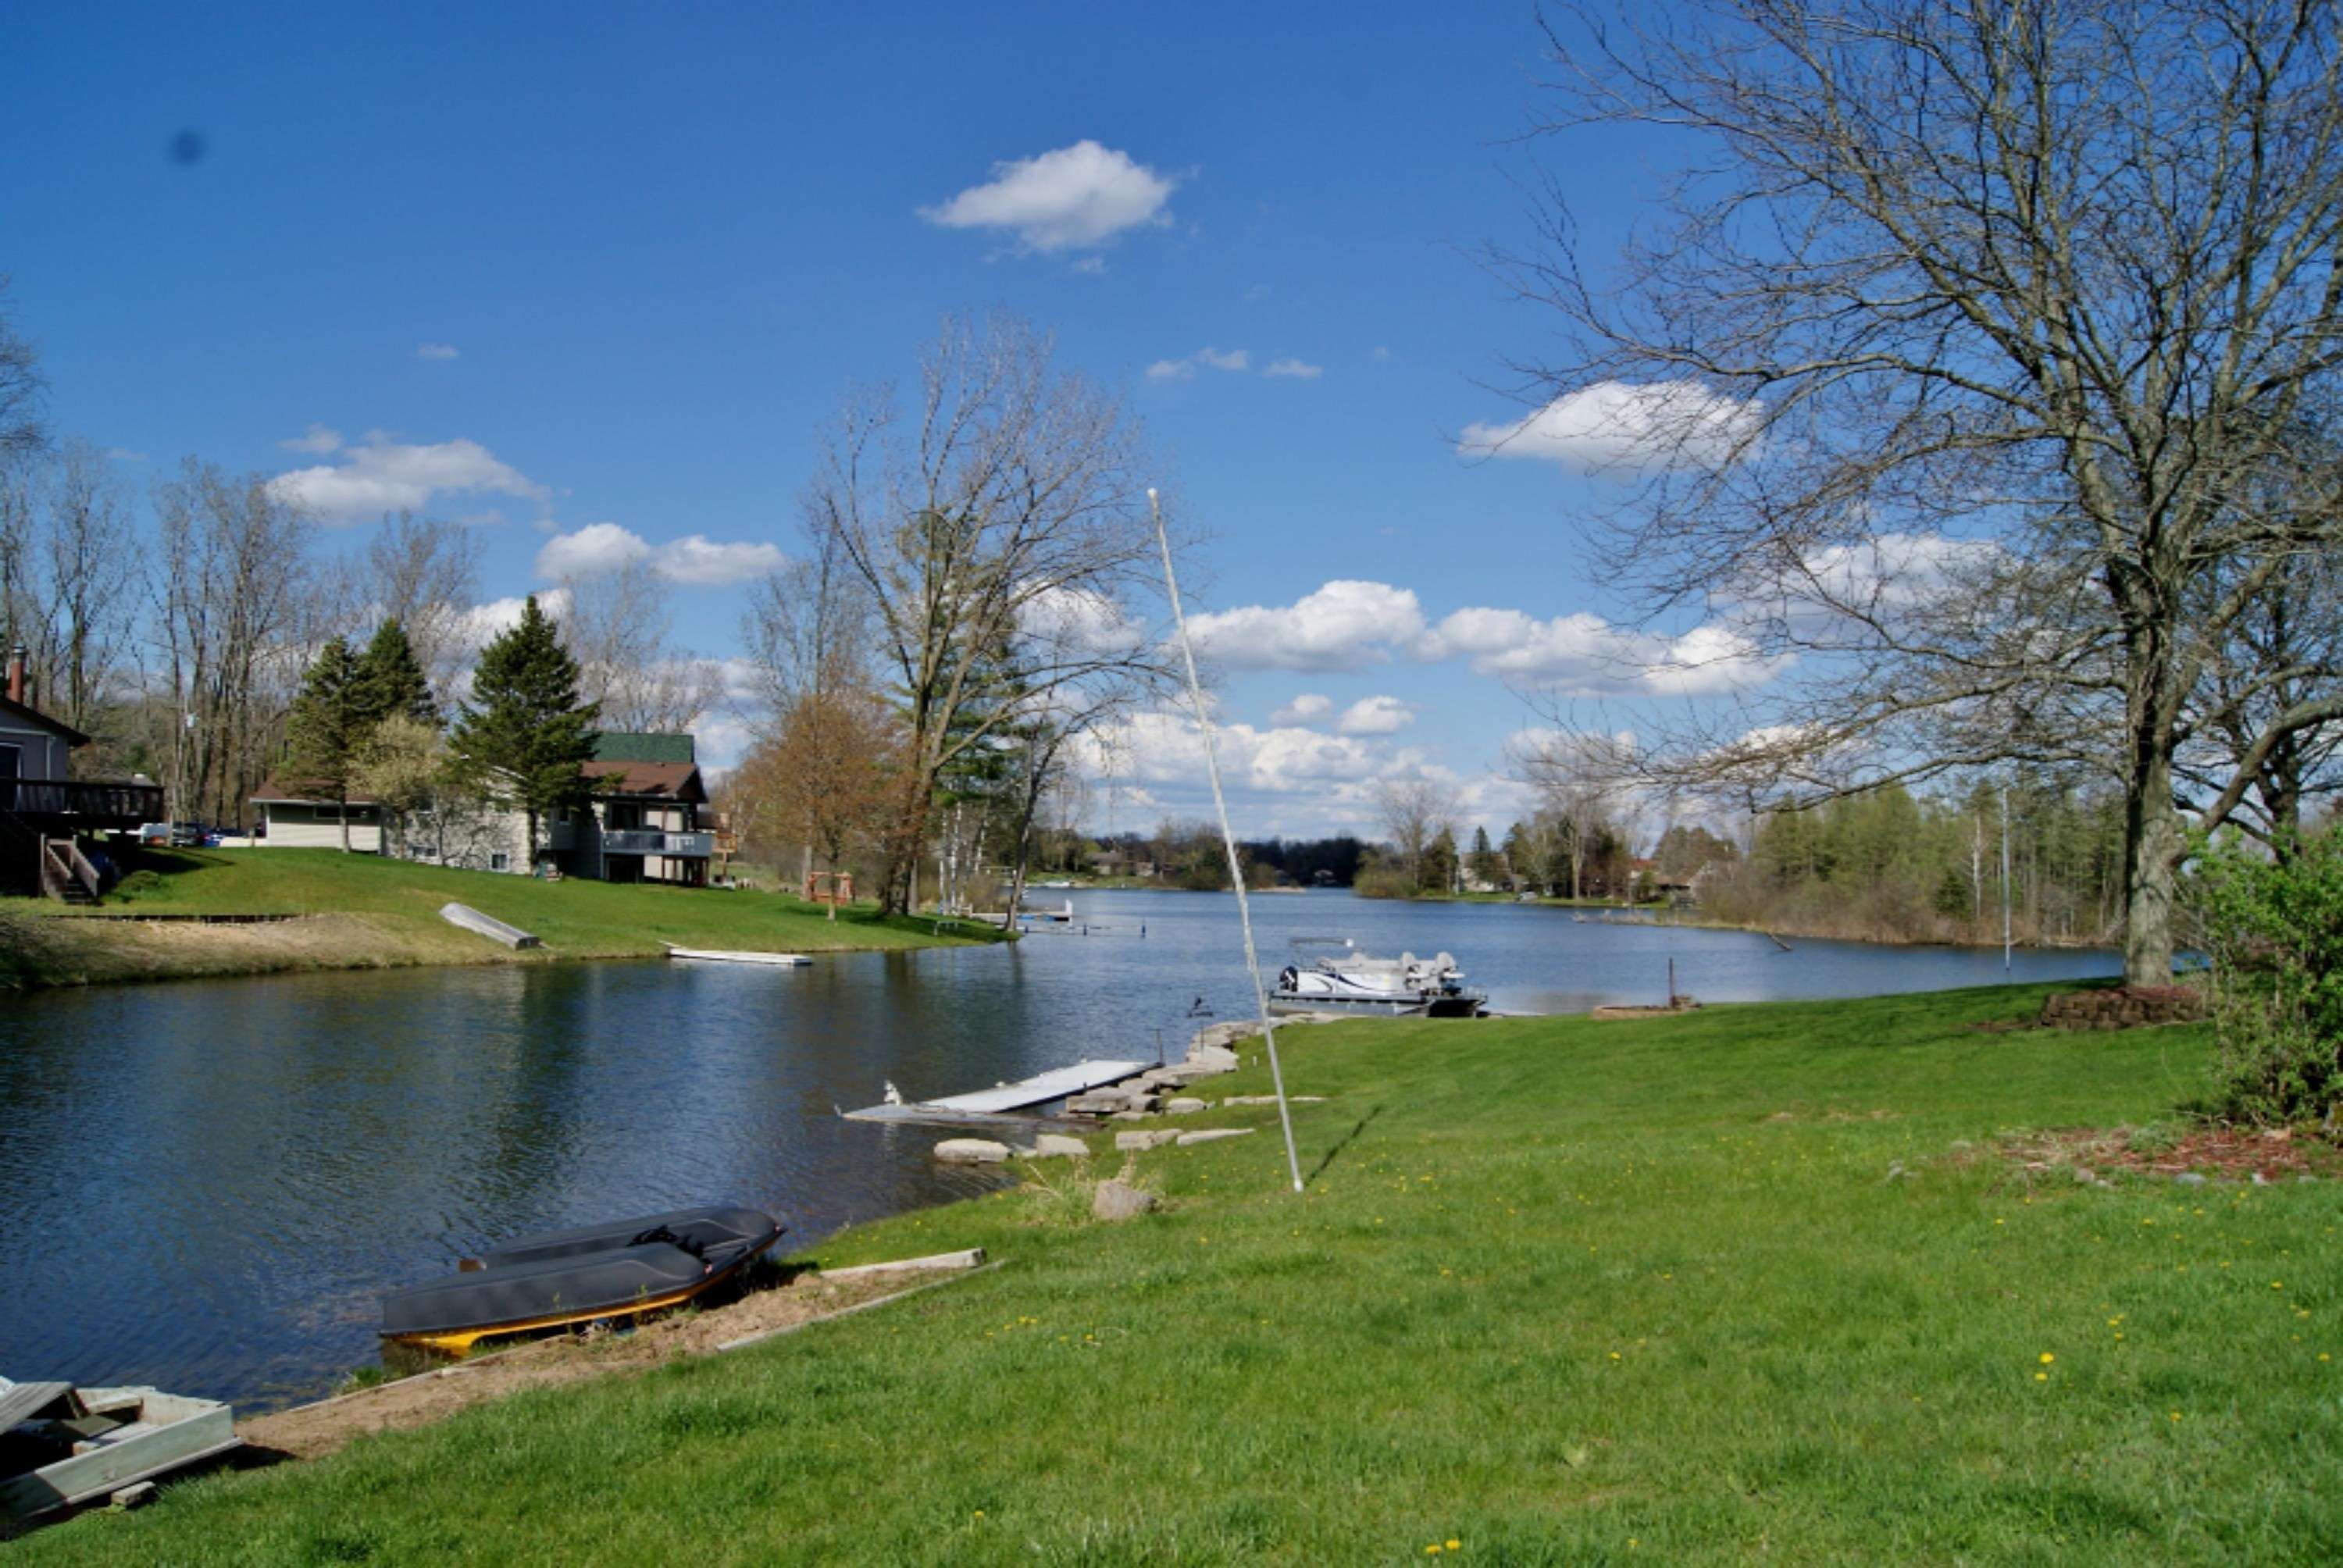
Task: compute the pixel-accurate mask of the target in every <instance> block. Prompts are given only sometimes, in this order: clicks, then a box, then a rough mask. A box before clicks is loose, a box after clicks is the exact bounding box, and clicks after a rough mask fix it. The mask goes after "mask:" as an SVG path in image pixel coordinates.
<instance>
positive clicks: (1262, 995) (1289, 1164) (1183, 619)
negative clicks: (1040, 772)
mask: <svg viewBox="0 0 2343 1568" xmlns="http://www.w3.org/2000/svg"><path fill="white" fill-rule="evenodd" d="M1147 505H1148V508H1149V509H1150V510H1151V511H1152V512H1153V513H1154V514H1155V543H1156V545H1157V547H1158V548H1161V550H1162V552H1163V587H1164V590H1165V591H1166V592H1168V593H1169V594H1170V595H1171V596H1172V624H1173V625H1174V626H1176V627H1178V628H1180V657H1181V658H1182V659H1184V660H1185V661H1186V662H1187V666H1188V697H1189V700H1190V701H1192V703H1194V704H1195V708H1196V722H1197V723H1198V724H1199V725H1201V726H1202V728H1203V731H1204V769H1205V771H1207V772H1208V773H1210V774H1211V775H1212V805H1213V807H1214V809H1217V810H1218V811H1219V812H1220V814H1221V843H1222V845H1223V846H1224V847H1225V848H1226V849H1228V852H1229V883H1230V885H1231V886H1232V887H1234V888H1235V889H1236V890H1237V920H1238V923H1239V924H1241V925H1242V926H1243V927H1244V950H1245V972H1246V973H1247V974H1250V975H1251V976H1252V1000H1253V1003H1254V1005H1255V1006H1257V1007H1259V1008H1260V1009H1261V1037H1262V1040H1265V1041H1267V1042H1268V1044H1269V1081H1270V1086H1271V1087H1272V1089H1274V1090H1275V1091H1277V1121H1278V1124H1279V1125H1280V1126H1282V1128H1284V1130H1285V1168H1286V1171H1288V1172H1289V1173H1290V1174H1291V1175H1292V1178H1293V1190H1294V1191H1296V1192H1299V1191H1302V1157H1301V1156H1300V1155H1298V1154H1296V1153H1295V1152H1294V1151H1293V1116H1292V1112H1291V1111H1287V1110H1286V1108H1285V1073H1284V1071H1283V1070H1282V1069H1281V1068H1280V1067H1279V1066H1278V1064H1277V1026H1276V1025H1275V1024H1274V1023H1272V1022H1271V1021H1270V1017H1269V992H1268V991H1267V990H1264V989H1262V983H1261V959H1260V956H1259V955H1258V954H1257V953H1255V952H1254V950H1253V945H1252V905H1251V904H1249V903H1247V902H1246V901H1245V885H1244V867H1243V865H1242V863H1241V862H1240V861H1239V860H1238V859H1237V839H1236V834H1235V833H1234V832H1232V831H1231V830H1230V828H1229V799H1228V797H1227V795H1225V794H1224V793H1222V789H1221V757H1220V746H1219V743H1218V742H1217V741H1216V740H1215V739H1214V738H1213V735H1212V713H1211V711H1210V710H1209V709H1206V708H1205V706H1204V686H1203V682H1202V681H1200V680H1198V679H1197V678H1196V649H1195V647H1194V645H1193V644H1192V643H1190V642H1189V640H1188V617H1187V613H1186V612H1185V611H1183V610H1182V608H1180V579H1179V578H1178V577H1176V576H1174V575H1173V573H1172V537H1171V536H1170V535H1169V534H1167V533H1165V532H1164V530H1163V504H1162V502H1161V501H1160V500H1159V499H1157V498H1156V495H1155V490H1154V487H1152V486H1151V487H1149V488H1148V491H1147Z"/></svg>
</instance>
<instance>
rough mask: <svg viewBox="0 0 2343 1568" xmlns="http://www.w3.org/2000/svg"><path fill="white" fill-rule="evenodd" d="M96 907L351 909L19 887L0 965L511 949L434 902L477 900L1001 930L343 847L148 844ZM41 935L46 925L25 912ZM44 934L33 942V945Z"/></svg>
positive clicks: (647, 942)
mask: <svg viewBox="0 0 2343 1568" xmlns="http://www.w3.org/2000/svg"><path fill="white" fill-rule="evenodd" d="M140 866H141V868H142V869H139V870H136V871H134V872H133V873H132V874H131V875H130V876H128V877H126V879H124V881H123V883H122V885H121V886H120V887H119V888H118V889H117V890H116V891H115V892H114V893H112V894H110V895H109V896H108V897H107V899H106V903H105V904H104V906H103V907H102V908H100V909H99V910H97V911H96V912H97V913H99V914H103V915H122V914H139V913H163V914H177V913H186V914H195V913H203V914H330V915H338V916H346V917H349V919H348V920H345V921H343V922H341V923H340V924H339V925H337V927H336V928H335V929H334V930H332V931H331V932H329V933H325V934H323V935H321V934H320V933H319V932H317V930H315V929H314V928H313V926H312V925H311V924H310V923H309V922H300V923H297V924H293V925H285V926H269V925H261V926H245V927H234V928H212V927H204V928H187V927H173V926H139V925H135V924H124V925H109V924H103V923H96V924H93V923H89V922H81V923H77V924H67V923H66V922H68V921H76V920H78V912H77V911H75V910H68V909H67V908H66V907H65V906H64V905H62V904H55V903H50V902H47V901H45V900H10V901H9V905H8V908H9V910H13V911H14V912H15V913H17V914H20V915H25V916H35V917H40V916H46V917H52V920H51V922H50V924H49V926H48V927H47V928H43V927H38V926H36V927H33V928H31V929H32V930H34V931H35V933H36V937H37V935H38V934H40V933H42V932H43V931H44V930H46V934H47V936H48V938H49V940H46V941H45V942H43V941H39V940H35V941H30V942H26V943H25V944H24V946H25V949H26V951H25V952H24V953H21V954H18V955H15V958H14V960H9V959H6V958H0V980H8V979H10V978H14V979H15V980H19V981H28V982H34V983H38V982H40V981H43V980H51V981H54V980H113V979H126V978H162V977H166V976H170V975H176V974H202V973H233V972H239V971H242V970H255V969H261V970H266V969H316V968H324V967H335V966H337V964H347V965H349V966H356V967H367V966H373V965H378V964H410V963H464V962H490V961H498V960H509V959H512V958H514V957H516V956H518V957H519V958H521V959H523V960H527V959H529V958H531V957H532V956H534V955H531V954H528V953H523V954H519V955H514V954H511V953H508V952H507V951H506V950H504V949H502V948H499V947H498V946H497V945H496V944H494V943H492V942H490V941H488V940H487V939H485V938H483V937H479V936H475V935H473V934H472V933H470V932H468V931H463V930H458V929H456V928H455V927H452V926H450V925H448V924H447V922H446V921H444V920H441V919H440V918H439V913H438V911H439V907H440V906H441V905H443V904H446V903H449V902H457V903H464V904H469V905H471V906H472V907H473V908H474V909H477V910H483V911H485V912H486V913H488V914H491V915H494V916H495V917H496V918H497V919H498V920H506V921H509V922H510V923H512V924H514V925H517V926H519V927H520V928H521V929H522V930H528V931H532V932H534V933H536V934H537V935H538V937H540V938H542V939H543V940H544V944H545V946H544V950H543V955H542V956H544V957H547V958H555V959H562V958H624V957H633V956H647V955H653V954H657V953H659V952H660V951H662V950H663V949H662V947H661V944H662V943H665V942H673V943H675V944H677V945H678V946H681V947H713V948H746V949H753V950H765V951H786V952H830V951H837V950H843V949H869V948H910V947H931V946H935V945H938V944H939V943H950V942H959V941H991V940H999V935H998V933H996V932H991V931H990V930H986V929H985V928H982V927H979V926H973V925H969V924H966V923H960V924H958V925H956V926H952V927H948V928H947V929H946V930H945V931H943V932H941V933H939V931H938V930H937V929H936V927H935V922H933V921H932V920H927V919H924V918H920V919H903V918H896V919H891V920H881V919H880V917H879V916H878V914H877V913H876V911H875V910H873V909H872V908H870V907H869V906H864V907H861V908H850V909H848V910H841V911H840V915H839V918H838V919H837V920H828V919H826V918H825V915H824V911H823V910H821V909H820V907H819V906H816V905H812V904H808V903H804V902H801V901H799V900H797V899H795V898H791V897H789V896H786V895H783V894H778V893H760V892H736V891H729V890H723V889H713V888H667V887H659V886H656V885H652V884H648V883H637V884H632V885H620V884H617V883H610V882H594V881H584V880H578V879H569V880H565V881H560V882H546V881H539V880H538V879H534V878H530V877H514V876H506V875H501V874H498V873H495V872H488V871H457V870H447V869H442V868H439V867H435V866H423V865H417V864H414V863H412V862H410V861H404V860H395V859H385V858H383V857H381V856H378V855H345V854H343V853H342V852H341V851H339V850H337V849H203V850H148V851H146V852H145V854H144V855H143V856H142V857H141V859H140ZM35 949H38V950H35Z"/></svg>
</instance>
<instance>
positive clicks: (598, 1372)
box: [236, 1270, 968, 1459]
mask: <svg viewBox="0 0 2343 1568" xmlns="http://www.w3.org/2000/svg"><path fill="white" fill-rule="evenodd" d="M967 1273H968V1271H965V1270H937V1271H926V1270H922V1271H915V1272H905V1273H878V1274H859V1275H854V1276H851V1277H850V1278H847V1279H843V1280H832V1279H828V1278H826V1277H824V1276H823V1275H821V1274H820V1273H815V1272H811V1271H808V1272H805V1273H800V1274H798V1275H796V1276H795V1277H784V1278H781V1279H779V1280H778V1281H776V1282H773V1283H770V1284H769V1285H766V1286H765V1287H764V1288H761V1289H750V1290H749V1291H746V1292H743V1293H742V1294H741V1295H740V1296H739V1297H738V1298H737V1299H735V1300H733V1301H730V1302H726V1303H724V1304H723V1305H721V1306H715V1307H708V1308H702V1309H697V1310H686V1311H682V1312H672V1313H669V1314H668V1315H667V1316H665V1317H661V1318H657V1319H654V1320H653V1321H651V1322H647V1323H645V1324H643V1325H642V1326H640V1327H639V1328H637V1329H635V1330H633V1331H632V1332H609V1331H607V1330H597V1331H593V1332H578V1333H563V1334H558V1335H554V1336H552V1337H549V1338H546V1339H540V1340H531V1341H528V1342H526V1343H522V1344H518V1345H513V1346H512V1347H511V1348H509V1349H507V1350H502V1351H493V1352H484V1353H482V1354H480V1355H477V1356H473V1357H471V1358H469V1359H468V1360H465V1361H460V1362H455V1363H453V1364H452V1365H448V1366H443V1367H439V1368H437V1370H435V1371H430V1372H418V1373H417V1374H416V1375H414V1376H412V1377H406V1378H400V1379H398V1380H397V1381H395V1382H383V1383H377V1384H375V1385H374V1386H372V1387H370V1388H363V1389H359V1390H357V1391H356V1392H351V1393H346V1394H339V1395H337V1396H336V1397H334V1398H332V1399H328V1400H321V1401H319V1402H317V1403H316V1404H305V1405H299V1406H297V1407H296V1408H294V1409H292V1410H285V1411H278V1412H276V1413H274V1414H271V1415H263V1416H256V1417H254V1418H253V1419H251V1420H249V1421H244V1422H237V1423H236V1435H237V1436H239V1437H241V1438H243V1439H244V1440H245V1442H249V1443H253V1444H255V1445H256V1446H258V1447H260V1448H264V1449H268V1450H271V1451H273V1452H278V1453H284V1454H289V1455H291V1456H292V1457H294V1458H297V1459H319V1458H323V1457H324V1456H325V1455H327V1454H329V1453H332V1452H335V1451H336V1450H337V1449H340V1448H342V1447H344V1446H346V1445H347V1444H348V1443H350V1442H353V1441H355V1440H356V1439H358V1438H361V1437H365V1436H367V1435H368V1434H370V1433H373V1432H399V1431H404V1430H406V1429H407V1428H409V1427H417V1426H427V1425H428V1424H430V1423H431V1422H436V1421H444V1420H446V1419H447V1417H448V1416H451V1415H455V1414H457V1413H458V1412H462V1411H467V1410H469V1409H471V1408H472V1407H473V1406H474V1405H478V1404H486V1403H488V1402H489V1401H491V1400H498V1399H502V1398H504V1397H505V1396H506V1395H507V1394H510V1393H517V1392H520V1391H521V1390H523V1389H531V1388H557V1387H559V1386H561V1385H563V1384H565V1383H573V1382H584V1381H585V1380H587V1379H588V1378H598V1377H608V1376H611V1375H613V1374H616V1373H621V1372H643V1371H647V1370H649V1368H651V1367H655V1366H658V1365H659V1364H660V1363H662V1362H670V1361H676V1360H679V1359H680V1358H682V1357H685V1356H703V1355H712V1354H714V1353H715V1352H716V1350H717V1348H718V1347H719V1346H720V1345H722V1344H724V1343H725V1342H728V1341H730V1340H737V1339H741V1338H744V1337H746V1336H748V1335H751V1334H761V1333H769V1332H772V1331H774V1330H777V1329H788V1328H795V1327H797V1326H798V1325H799V1324H801V1323H809V1322H816V1321H818V1320H820V1319H822V1318H827V1317H834V1316H836V1315H837V1314H839V1313H840V1312H846V1311H847V1310H849V1309H850V1308H853V1307H859V1306H867V1305H869V1304H870V1303H871V1302H877V1301H880V1300H882V1299H884V1298H886V1297H889V1296H897V1295H901V1294H904V1293H905V1292H910V1291H912V1290H916V1289H919V1288H920V1287H921V1286H923V1285H928V1284H932V1283H935V1282H939V1281H942V1280H950V1279H961V1278H965V1277H966V1275H967Z"/></svg>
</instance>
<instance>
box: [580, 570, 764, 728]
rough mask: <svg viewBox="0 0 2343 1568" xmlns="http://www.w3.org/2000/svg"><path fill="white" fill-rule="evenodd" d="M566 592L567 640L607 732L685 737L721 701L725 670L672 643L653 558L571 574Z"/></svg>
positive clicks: (584, 690) (661, 584) (660, 580)
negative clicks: (582, 574) (577, 575)
mask: <svg viewBox="0 0 2343 1568" xmlns="http://www.w3.org/2000/svg"><path fill="white" fill-rule="evenodd" d="M560 594H561V598H560V601H559V605H558V613H557V615H556V618H557V619H558V621H559V622H560V623H561V636H562V640H563V642H565V643H566V644H567V645H568V648H569V652H570V657H572V658H575V659H577V660H578V690H579V691H580V692H581V693H582V694H583V696H584V697H585V699H586V700H587V701H588V702H593V703H599V704H600V705H601V709H600V711H601V720H600V722H601V726H602V728H603V729H618V730H647V731H657V732H659V733H667V734H680V733H682V732H684V731H686V730H689V729H691V728H692V727H693V726H695V725H697V724H698V723H699V721H700V719H704V718H705V717H707V715H708V712H709V709H712V708H714V707H715V706H716V704H717V703H718V702H719V700H721V699H722V698H723V695H724V677H723V671H722V669H721V668H719V666H717V665H716V664H714V663H713V662H711V661H710V660H708V659H704V658H695V657H694V656H692V655H691V654H689V653H688V652H686V651H684V650H682V649H679V648H675V647H674V646H673V645H671V644H670V643H669V640H668V634H669V629H670V628H671V626H672V624H673V623H672V620H671V618H670V617H669V611H668V585H667V581H666V579H665V578H661V577H660V576H659V574H658V572H656V571H655V570H653V569H652V568H651V566H650V565H649V563H648V562H644V561H633V562H629V563H628V564H627V565H625V566H621V567H616V568H612V569H610V570H608V571H604V572H597V573H595V574H594V575H592V576H590V577H583V578H569V579H567V580H565V581H564V582H563V583H562V584H561V585H560Z"/></svg>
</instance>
